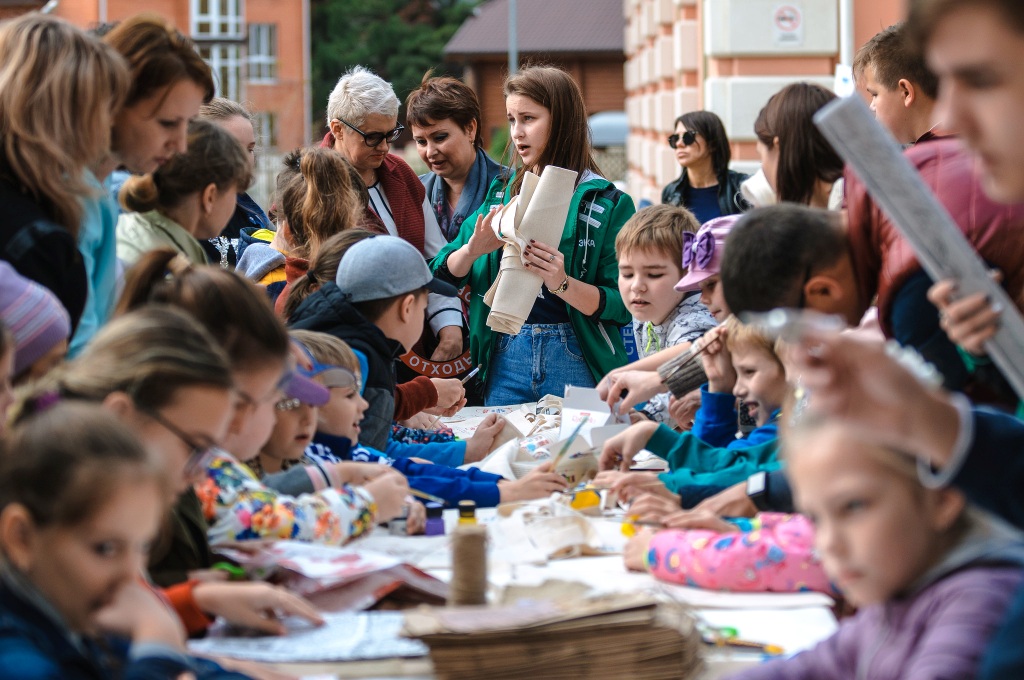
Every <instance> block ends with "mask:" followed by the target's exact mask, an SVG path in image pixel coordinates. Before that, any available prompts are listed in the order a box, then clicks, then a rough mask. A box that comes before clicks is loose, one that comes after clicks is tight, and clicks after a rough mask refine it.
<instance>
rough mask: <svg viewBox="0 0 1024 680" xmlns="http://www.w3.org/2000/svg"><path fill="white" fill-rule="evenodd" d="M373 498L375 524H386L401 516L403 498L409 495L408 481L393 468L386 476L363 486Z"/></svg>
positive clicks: (403, 503)
mask: <svg viewBox="0 0 1024 680" xmlns="http://www.w3.org/2000/svg"><path fill="white" fill-rule="evenodd" d="M363 488H365V489H366V490H367V491H369V492H370V494H371V495H372V496H373V501H374V502H375V503H376V504H377V517H376V518H375V519H376V521H377V523H378V524H379V523H381V522H387V521H388V520H392V519H394V518H395V517H398V516H399V515H400V514H402V506H403V505H405V497H406V496H408V495H409V480H407V479H406V478H405V475H403V474H402V473H400V472H398V471H397V470H395V469H393V468H389V469H388V471H387V474H383V475H381V476H380V477H377V478H376V479H375V480H373V481H372V482H370V483H369V484H365V485H363Z"/></svg>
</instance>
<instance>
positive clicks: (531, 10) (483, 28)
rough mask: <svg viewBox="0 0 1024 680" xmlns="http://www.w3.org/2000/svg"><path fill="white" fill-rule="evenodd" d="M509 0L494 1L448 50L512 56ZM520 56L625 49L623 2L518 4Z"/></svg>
mask: <svg viewBox="0 0 1024 680" xmlns="http://www.w3.org/2000/svg"><path fill="white" fill-rule="evenodd" d="M508 5H509V0H488V2H485V3H484V4H483V5H481V6H480V7H479V8H477V10H476V13H475V14H474V15H473V16H471V17H469V18H468V19H466V21H465V23H463V24H462V26H461V27H460V28H459V30H458V31H456V33H455V35H453V36H452V39H451V40H449V41H448V44H447V45H445V48H444V51H445V55H447V56H455V55H484V54H505V53H506V52H508ZM516 5H517V14H518V22H517V31H516V32H517V35H518V38H519V52H520V53H531V52H573V53H579V52H617V53H622V52H623V51H624V49H625V37H624V32H625V27H626V20H625V19H624V18H623V14H622V0H518V1H517V3H516Z"/></svg>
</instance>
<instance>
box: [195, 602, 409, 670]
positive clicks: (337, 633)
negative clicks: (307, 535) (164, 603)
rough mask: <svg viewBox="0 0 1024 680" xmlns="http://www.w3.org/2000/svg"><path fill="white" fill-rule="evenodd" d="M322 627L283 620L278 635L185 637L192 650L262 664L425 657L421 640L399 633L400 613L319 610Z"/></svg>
mask: <svg viewBox="0 0 1024 680" xmlns="http://www.w3.org/2000/svg"><path fill="white" fill-rule="evenodd" d="M323 617H324V621H325V622H326V623H325V624H324V625H323V626H320V627H314V626H312V625H310V624H308V623H305V622H300V621H292V620H290V619H289V620H287V621H286V625H287V626H288V633H286V634H285V635H280V636H274V635H271V636H259V637H222V636H220V635H218V634H217V632H216V631H215V630H214V631H211V634H210V635H209V636H207V637H206V638H204V639H202V640H193V641H190V642H189V651H191V652H193V653H195V654H204V655H213V656H226V657H229V658H232V659H245V660H247V661H258V662H262V663H317V662H325V661H357V660H360V659H387V658H392V657H416V656H426V655H427V653H428V650H427V646H426V645H425V644H423V643H422V642H420V641H419V640H408V639H406V638H403V637H400V636H399V632H400V631H401V630H402V620H403V617H402V614H401V613H400V612H341V613H325V614H323Z"/></svg>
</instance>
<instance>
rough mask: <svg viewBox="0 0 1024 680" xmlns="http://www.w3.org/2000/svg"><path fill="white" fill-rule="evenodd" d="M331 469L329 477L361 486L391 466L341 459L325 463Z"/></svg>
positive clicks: (343, 482)
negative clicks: (337, 461)
mask: <svg viewBox="0 0 1024 680" xmlns="http://www.w3.org/2000/svg"><path fill="white" fill-rule="evenodd" d="M326 466H327V467H329V468H330V469H331V472H332V474H331V479H332V480H335V479H336V480H337V481H339V482H341V483H342V484H353V485H355V486H363V485H365V484H366V483H367V482H369V481H371V480H374V479H377V478H378V477H380V476H381V475H383V474H385V473H386V472H388V471H389V470H390V469H391V468H390V467H389V466H387V465H381V464H380V463H358V462H354V461H342V462H340V463H326Z"/></svg>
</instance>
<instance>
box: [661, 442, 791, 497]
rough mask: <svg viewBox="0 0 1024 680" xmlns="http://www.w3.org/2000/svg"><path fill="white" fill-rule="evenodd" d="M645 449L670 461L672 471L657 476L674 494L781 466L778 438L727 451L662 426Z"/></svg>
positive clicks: (727, 483)
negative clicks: (696, 486) (687, 487)
mask: <svg viewBox="0 0 1024 680" xmlns="http://www.w3.org/2000/svg"><path fill="white" fill-rule="evenodd" d="M644 448H646V449H647V450H648V451H650V452H651V453H654V454H656V455H658V456H661V457H662V458H664V459H665V460H667V461H668V469H669V470H670V472H665V473H663V474H660V475H658V479H660V480H661V481H662V482H664V483H665V486H667V487H668V488H669V491H671V492H672V493H678V491H679V488H680V487H682V486H693V485H699V486H732V485H733V484H739V483H740V482H743V481H746V479H747V477H749V476H750V475H752V474H754V473H755V472H758V471H760V470H765V471H767V472H771V471H772V470H778V469H779V468H780V467H782V464H781V463H780V462H779V459H778V456H779V440H778V439H770V440H768V441H766V442H762V443H760V444H756V445H754V446H748V447H746V448H741V449H726V448H722V447H719V446H711V445H710V444H706V443H705V442H703V441H701V439H700V438H698V437H695V436H693V435H692V434H690V433H688V432H683V433H679V432H675V431H673V430H672V429H670V428H668V427H666V426H664V425H659V426H658V429H657V430H655V431H654V436H652V437H651V440H650V441H649V442H647V446H646V447H644Z"/></svg>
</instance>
